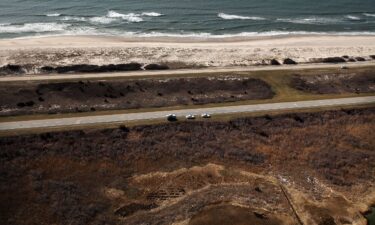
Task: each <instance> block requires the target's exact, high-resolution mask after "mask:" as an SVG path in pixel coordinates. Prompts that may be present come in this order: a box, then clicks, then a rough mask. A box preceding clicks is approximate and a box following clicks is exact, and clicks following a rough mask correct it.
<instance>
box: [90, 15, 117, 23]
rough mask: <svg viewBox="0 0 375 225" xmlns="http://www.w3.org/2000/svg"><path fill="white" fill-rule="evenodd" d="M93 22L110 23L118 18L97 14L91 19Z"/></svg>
mask: <svg viewBox="0 0 375 225" xmlns="http://www.w3.org/2000/svg"><path fill="white" fill-rule="evenodd" d="M89 20H90V22H92V23H99V24H110V23H112V22H114V21H117V18H110V17H105V16H96V17H92V18H90V19H89Z"/></svg>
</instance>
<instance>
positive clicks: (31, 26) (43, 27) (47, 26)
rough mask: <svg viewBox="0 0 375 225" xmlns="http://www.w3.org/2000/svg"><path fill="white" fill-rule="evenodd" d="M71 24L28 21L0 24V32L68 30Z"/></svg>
mask: <svg viewBox="0 0 375 225" xmlns="http://www.w3.org/2000/svg"><path fill="white" fill-rule="evenodd" d="M69 26H70V24H61V23H26V24H22V25H12V24H0V33H8V34H15V33H38V32H54V31H55V32H56V31H64V30H66V29H67V28H68V27H69Z"/></svg>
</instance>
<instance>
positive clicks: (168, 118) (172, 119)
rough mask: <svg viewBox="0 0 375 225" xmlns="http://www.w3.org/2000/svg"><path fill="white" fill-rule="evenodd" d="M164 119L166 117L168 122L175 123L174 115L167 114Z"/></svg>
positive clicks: (175, 117)
mask: <svg viewBox="0 0 375 225" xmlns="http://www.w3.org/2000/svg"><path fill="white" fill-rule="evenodd" d="M166 117H167V120H168V121H170V122H173V121H177V116H176V114H168V115H167V116H166Z"/></svg>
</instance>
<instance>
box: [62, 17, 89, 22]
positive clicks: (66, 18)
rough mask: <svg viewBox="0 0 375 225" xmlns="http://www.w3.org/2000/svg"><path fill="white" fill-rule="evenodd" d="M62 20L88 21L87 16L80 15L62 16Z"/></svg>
mask: <svg viewBox="0 0 375 225" xmlns="http://www.w3.org/2000/svg"><path fill="white" fill-rule="evenodd" d="M61 20H62V21H81V22H82V21H86V20H87V19H86V18H85V17H79V16H64V17H62V18H61Z"/></svg>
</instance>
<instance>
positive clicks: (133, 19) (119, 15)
mask: <svg viewBox="0 0 375 225" xmlns="http://www.w3.org/2000/svg"><path fill="white" fill-rule="evenodd" d="M107 17H109V18H121V19H123V20H126V21H128V22H135V23H138V22H142V21H143V19H142V17H140V15H139V14H135V13H128V14H122V13H118V12H116V11H113V10H111V11H109V12H108V14H107Z"/></svg>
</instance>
